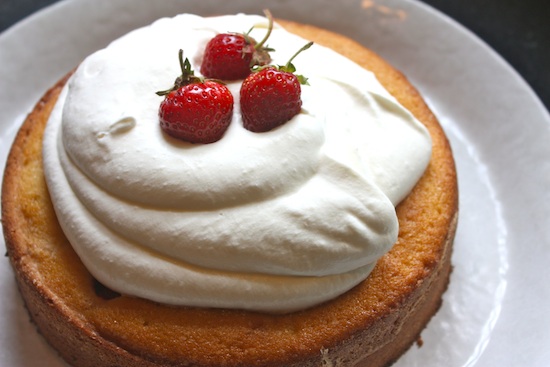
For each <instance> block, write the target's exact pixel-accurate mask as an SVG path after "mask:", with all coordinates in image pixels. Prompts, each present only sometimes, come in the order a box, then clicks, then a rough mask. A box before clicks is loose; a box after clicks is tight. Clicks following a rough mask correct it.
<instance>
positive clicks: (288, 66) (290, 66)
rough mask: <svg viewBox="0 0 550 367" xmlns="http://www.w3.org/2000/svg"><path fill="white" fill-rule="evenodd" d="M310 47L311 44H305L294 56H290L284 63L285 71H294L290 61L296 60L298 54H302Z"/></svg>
mask: <svg viewBox="0 0 550 367" xmlns="http://www.w3.org/2000/svg"><path fill="white" fill-rule="evenodd" d="M311 45H313V42H308V43H306V44H305V45H304V46H303V47H302V48H301V49H299V50H298V51H297V52H296V53H295V54H294V55H292V57H291V58H290V60H288V62H287V63H286V65H285V66H284V67H285V68H287V69H294V68H293V67H292V60H294V59H295V58H296V56H298V55H299V54H300V53H302V52H303V51H305V50H307V49H308V48H310V47H311Z"/></svg>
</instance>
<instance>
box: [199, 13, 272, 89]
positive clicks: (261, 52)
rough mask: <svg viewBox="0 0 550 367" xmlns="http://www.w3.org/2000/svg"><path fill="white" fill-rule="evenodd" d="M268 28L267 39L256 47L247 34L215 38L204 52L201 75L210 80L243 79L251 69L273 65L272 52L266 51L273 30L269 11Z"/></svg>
mask: <svg viewBox="0 0 550 367" xmlns="http://www.w3.org/2000/svg"><path fill="white" fill-rule="evenodd" d="M266 15H267V18H268V19H269V27H268V30H267V34H266V36H265V37H264V39H263V40H262V41H261V42H260V43H257V42H256V40H255V39H254V38H252V37H250V36H249V35H248V33H250V31H249V32H248V33H245V34H241V33H222V34H218V35H217V36H215V37H214V38H212V39H211V40H210V41H209V42H208V44H207V45H206V48H205V50H204V56H203V60H202V64H201V73H202V75H204V76H205V77H207V78H213V79H221V80H238V79H244V78H246V77H247V75H248V74H250V68H251V67H253V66H256V65H267V64H268V63H269V62H270V61H271V57H270V56H269V51H272V49H270V48H268V47H264V44H265V42H266V41H267V39H268V38H269V36H270V34H271V30H272V29H273V19H272V17H271V14H270V13H269V12H268V11H266Z"/></svg>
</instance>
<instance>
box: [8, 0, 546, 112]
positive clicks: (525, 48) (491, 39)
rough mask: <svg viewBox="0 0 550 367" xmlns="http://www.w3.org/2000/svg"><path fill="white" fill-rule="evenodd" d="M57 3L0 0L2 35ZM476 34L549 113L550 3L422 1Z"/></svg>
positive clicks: (530, 0)
mask: <svg viewBox="0 0 550 367" xmlns="http://www.w3.org/2000/svg"><path fill="white" fill-rule="evenodd" d="M56 1H57V0H0V32H2V31H4V30H5V29H7V28H8V27H10V26H11V25H13V24H14V23H16V22H17V21H19V20H21V19H23V18H24V17H26V16H28V15H30V14H31V13H33V12H35V11H37V10H39V9H42V8H43V7H46V6H48V5H50V4H53V3H54V2H56ZM423 2H425V3H426V4H429V5H431V6H432V7H434V8H436V9H438V10H440V11H441V12H443V13H445V14H447V15H448V16H450V17H451V18H453V19H455V20H456V21H458V22H459V23H461V24H462V25H464V26H465V27H466V28H468V29H470V30H471V31H473V32H474V33H475V34H477V35H478V36H479V37H480V38H481V39H482V40H484V41H485V42H486V43H487V44H489V45H490V46H491V47H492V48H493V49H494V50H496V51H497V52H498V53H499V54H500V55H501V56H503V57H504V59H506V60H507V61H508V63H510V64H511V65H512V67H514V69H516V70H517V71H518V72H519V73H520V74H521V75H522V76H523V78H524V79H525V80H526V81H527V83H528V84H529V85H530V86H531V88H533V90H534V91H535V93H537V95H538V96H539V98H540V99H541V100H542V102H543V103H544V104H545V106H546V108H547V109H549V110H550V1H548V0H423Z"/></svg>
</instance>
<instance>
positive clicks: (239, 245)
mask: <svg viewBox="0 0 550 367" xmlns="http://www.w3.org/2000/svg"><path fill="white" fill-rule="evenodd" d="M252 26H255V28H254V30H253V31H252V36H253V37H255V38H256V39H257V40H259V39H261V38H263V36H264V34H265V30H266V26H267V20H266V19H265V18H264V17H260V16H248V15H237V16H223V17H214V18H201V17H198V16H194V15H187V14H186V15H180V16H177V17H175V18H172V19H161V20H159V21H157V22H155V23H154V24H152V25H151V26H149V27H145V28H141V29H138V30H136V31H133V32H131V33H129V34H127V35H126V36H124V37H122V38H120V39H118V40H117V41H115V42H113V43H112V44H111V45H110V46H108V47H107V48H106V49H103V50H100V51H98V52H96V53H94V54H93V55H91V56H89V57H88V58H87V59H86V60H85V61H84V62H83V63H82V64H81V65H80V67H79V68H78V70H77V71H76V73H75V74H74V75H73V76H72V77H71V79H70V81H69V83H68V84H67V86H66V87H65V89H64V90H63V92H62V94H61V96H60V98H59V101H58V103H57V105H56V107H55V109H54V111H53V113H52V115H51V118H50V120H49V123H48V126H47V129H46V133H45V138H44V165H45V172H46V178H47V183H48V187H49V190H50V194H51V196H52V200H53V203H54V207H55V209H56V212H57V215H58V218H59V221H60V223H61V225H62V228H63V230H64V232H65V234H66V235H67V237H68V239H69V241H70V242H71V244H72V245H73V247H74V249H75V251H76V252H77V253H78V255H79V256H80V257H81V259H82V261H83V262H84V264H85V266H86V267H87V268H88V269H89V271H90V272H91V273H92V274H93V275H94V277H96V278H97V279H98V280H99V281H100V282H102V283H103V284H105V285H106V286H108V287H109V288H112V289H113V290H115V291H118V292H121V293H123V294H129V295H134V296H138V297H143V298H147V299H150V300H153V301H158V302H161V303H166V304H173V305H186V306H200V307H223V308H237V309H248V310H256V311H267V312H290V311H295V310H299V309H304V308H307V307H311V306H313V305H316V304H319V303H321V302H324V301H327V300H330V299H332V298H334V297H336V296H338V295H340V294H342V293H344V292H346V291H347V290H349V289H350V288H352V287H353V286H355V285H356V284H358V283H359V282H361V281H362V280H364V279H365V278H366V277H367V276H368V274H369V273H370V272H371V270H372V269H373V267H374V264H375V262H376V261H377V259H379V258H380V257H381V256H382V255H383V254H384V253H386V252H387V251H388V250H389V249H390V248H391V247H392V245H393V244H394V242H395V241H396V239H397V233H398V222H397V217H396V214H395V205H396V204H398V203H399V201H400V200H402V199H403V198H404V197H405V196H406V195H407V194H408V193H409V192H410V190H411V189H412V188H413V186H414V185H415V183H416V182H417V180H418V179H419V178H420V177H421V175H422V174H423V172H424V170H425V168H426V166H427V164H428V162H429V159H430V155H431V141H430V137H429V134H428V132H427V131H426V129H425V128H424V127H423V126H422V125H421V124H420V123H419V122H418V121H417V120H416V119H415V118H414V117H413V116H412V115H411V114H410V113H409V112H408V111H407V110H405V109H404V108H403V107H402V106H401V105H399V104H398V103H397V102H396V101H395V100H394V98H393V97H391V96H390V95H389V93H388V92H387V91H386V90H384V88H382V87H381V85H380V84H379V83H378V82H377V80H376V79H375V77H374V76H373V74H371V73H370V72H367V71H365V70H364V69H362V68H361V67H359V66H358V65H356V64H354V63H353V62H351V61H349V60H347V59H345V58H344V57H342V56H340V55H338V54H336V53H334V52H333V51H331V50H329V49H327V48H324V47H321V46H319V45H314V46H313V47H312V48H310V49H309V50H308V51H305V52H303V53H301V54H300V55H299V56H298V58H297V59H295V61H294V64H295V65H296V67H297V70H298V73H300V74H304V75H306V76H307V77H308V78H309V83H310V86H303V87H302V100H303V109H302V112H301V113H300V114H299V115H297V116H296V117H294V118H293V119H292V120H291V121H289V122H287V123H286V124H284V125H282V126H281V127H279V128H276V129H274V130H272V131H270V132H266V133H252V132H250V131H247V130H245V129H244V128H243V127H242V121H241V114H240V109H239V99H238V98H239V88H240V84H241V82H234V83H230V84H229V85H228V87H229V88H230V90H231V91H232V93H233V96H234V98H235V108H234V115H233V120H232V122H231V125H230V127H229V129H228V131H227V132H226V134H225V135H224V137H223V138H222V139H221V140H220V141H218V142H216V143H213V144H206V145H194V144H190V143H186V142H183V141H180V140H177V139H173V138H171V137H169V136H167V135H166V134H164V133H163V132H162V130H161V129H160V127H159V120H158V108H159V104H160V102H161V100H162V97H159V96H157V95H156V94H155V92H156V91H157V90H163V89H167V88H168V87H170V86H171V85H172V83H173V81H174V79H175V77H176V76H178V75H179V74H180V70H179V63H178V59H177V53H178V50H179V49H180V48H182V49H183V50H184V56H185V57H188V58H189V59H190V61H191V63H192V65H193V67H194V69H195V71H196V73H197V74H199V70H200V62H201V54H202V52H203V50H204V47H205V45H206V43H207V42H208V41H209V40H210V39H211V38H212V37H213V36H214V35H215V34H217V33H222V32H227V31H235V32H241V31H246V30H248V29H250V28H251V27H252ZM305 43H306V41H305V40H303V39H301V38H299V37H297V36H295V35H292V34H290V33H288V32H286V31H285V30H284V29H282V28H281V27H279V26H277V25H276V26H275V29H274V31H273V33H272V35H271V37H270V40H269V45H270V46H271V47H274V48H275V49H276V51H275V52H272V58H273V60H274V63H276V64H285V63H286V62H287V61H288V59H289V58H290V57H291V55H293V54H294V53H295V52H296V51H297V50H298V49H299V48H300V47H302V46H303V45H304V44H305Z"/></svg>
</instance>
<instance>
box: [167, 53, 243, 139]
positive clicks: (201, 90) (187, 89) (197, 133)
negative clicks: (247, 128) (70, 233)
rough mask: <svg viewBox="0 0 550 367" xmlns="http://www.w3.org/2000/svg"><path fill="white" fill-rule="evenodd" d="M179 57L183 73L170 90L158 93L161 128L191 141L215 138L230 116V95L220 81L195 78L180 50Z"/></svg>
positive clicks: (231, 97) (231, 111)
mask: <svg viewBox="0 0 550 367" xmlns="http://www.w3.org/2000/svg"><path fill="white" fill-rule="evenodd" d="M179 60H180V67H181V71H182V75H181V76H179V77H178V78H177V79H176V81H175V82H174V86H173V87H172V88H171V89H169V90H166V91H160V92H157V94H158V95H160V96H166V97H165V99H164V100H163V101H162V102H161V104H160V108H159V120H160V127H161V128H162V130H163V131H164V132H166V133H167V134H168V135H171V136H173V137H175V138H178V139H181V140H185V141H188V142H190V143H202V144H207V143H213V142H215V141H218V140H220V139H221V137H222V136H223V134H224V133H225V131H226V130H227V127H228V126H229V123H230V122H231V118H232V116H233V95H232V94H231V92H230V91H229V89H228V88H227V87H226V86H225V85H223V84H221V83H220V82H217V81H213V80H203V79H202V78H198V77H196V76H195V75H194V72H193V70H192V69H191V64H190V62H189V60H188V59H185V61H183V51H182V50H180V51H179Z"/></svg>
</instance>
